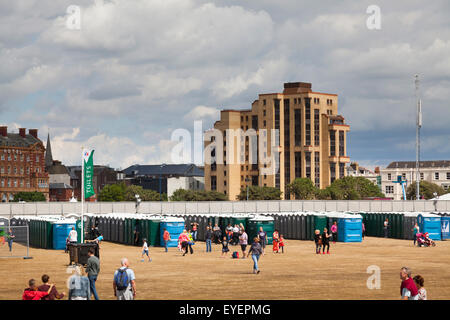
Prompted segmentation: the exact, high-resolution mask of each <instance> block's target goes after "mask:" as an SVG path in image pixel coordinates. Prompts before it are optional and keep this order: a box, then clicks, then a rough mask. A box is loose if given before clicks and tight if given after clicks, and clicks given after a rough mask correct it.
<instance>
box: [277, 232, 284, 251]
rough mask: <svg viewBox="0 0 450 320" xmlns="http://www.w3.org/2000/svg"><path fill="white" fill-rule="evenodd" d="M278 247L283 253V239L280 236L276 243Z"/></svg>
mask: <svg viewBox="0 0 450 320" xmlns="http://www.w3.org/2000/svg"><path fill="white" fill-rule="evenodd" d="M278 246H279V247H280V249H281V253H284V237H283V235H282V234H280V240H279V241H278Z"/></svg>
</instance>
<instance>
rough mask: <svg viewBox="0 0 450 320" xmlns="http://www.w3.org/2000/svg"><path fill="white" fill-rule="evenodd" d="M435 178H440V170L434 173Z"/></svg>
mask: <svg viewBox="0 0 450 320" xmlns="http://www.w3.org/2000/svg"><path fill="white" fill-rule="evenodd" d="M434 180H439V172H435V173H434Z"/></svg>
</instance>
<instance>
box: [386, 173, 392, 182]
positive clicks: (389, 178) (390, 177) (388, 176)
mask: <svg viewBox="0 0 450 320" xmlns="http://www.w3.org/2000/svg"><path fill="white" fill-rule="evenodd" d="M387 179H388V180H389V181H391V180H392V175H391V174H390V173H388V175H387Z"/></svg>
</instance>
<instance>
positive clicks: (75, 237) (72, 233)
mask: <svg viewBox="0 0 450 320" xmlns="http://www.w3.org/2000/svg"><path fill="white" fill-rule="evenodd" d="M69 241H70V242H71V243H77V241H78V233H77V231H76V230H75V227H72V230H70V232H69Z"/></svg>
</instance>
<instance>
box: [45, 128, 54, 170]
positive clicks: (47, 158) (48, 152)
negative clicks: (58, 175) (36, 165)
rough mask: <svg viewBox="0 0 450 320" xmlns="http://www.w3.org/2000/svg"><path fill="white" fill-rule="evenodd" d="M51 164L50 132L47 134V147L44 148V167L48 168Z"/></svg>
mask: <svg viewBox="0 0 450 320" xmlns="http://www.w3.org/2000/svg"><path fill="white" fill-rule="evenodd" d="M52 165H53V155H52V147H51V145H50V132H49V133H48V136H47V148H46V149H45V168H46V169H48V168H50V167H51V166H52Z"/></svg>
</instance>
